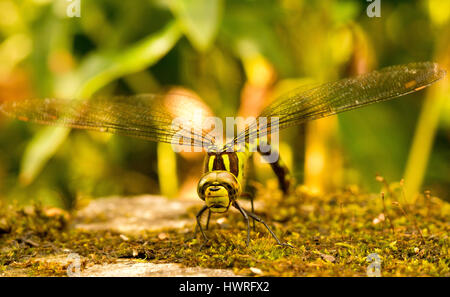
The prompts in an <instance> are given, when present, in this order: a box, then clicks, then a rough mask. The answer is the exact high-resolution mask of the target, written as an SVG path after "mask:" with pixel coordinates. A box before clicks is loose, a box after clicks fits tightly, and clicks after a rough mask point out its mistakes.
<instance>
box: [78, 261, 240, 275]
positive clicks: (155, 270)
mask: <svg viewBox="0 0 450 297" xmlns="http://www.w3.org/2000/svg"><path fill="white" fill-rule="evenodd" d="M80 276H110V277H119V276H127V277H129V276H172V277H173V276H195V277H199V276H223V277H225V276H236V275H235V274H234V273H233V272H232V271H231V270H225V269H208V268H200V267H182V266H180V265H179V264H172V263H170V264H155V263H149V262H142V261H141V262H139V261H137V260H118V261H117V262H116V263H112V264H104V265H94V266H91V267H88V268H87V269H85V270H83V271H82V272H81V273H80Z"/></svg>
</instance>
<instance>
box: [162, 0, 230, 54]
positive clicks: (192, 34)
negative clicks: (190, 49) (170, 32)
mask: <svg viewBox="0 0 450 297" xmlns="http://www.w3.org/2000/svg"><path fill="white" fill-rule="evenodd" d="M171 10H172V12H173V14H174V15H175V16H176V18H177V19H178V21H179V22H180V24H181V26H182V28H183V31H184V33H185V34H186V36H187V37H188V39H189V41H190V42H191V43H192V45H193V46H194V47H195V48H196V49H197V50H199V51H205V50H207V49H208V48H209V47H210V46H211V44H212V42H213V41H214V39H215V37H216V35H217V31H218V27H219V23H220V20H221V17H222V11H223V0H174V1H172V2H171Z"/></svg>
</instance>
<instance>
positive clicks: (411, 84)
mask: <svg viewBox="0 0 450 297" xmlns="http://www.w3.org/2000/svg"><path fill="white" fill-rule="evenodd" d="M444 76H445V71H444V70H443V69H442V68H440V67H439V65H437V64H435V63H432V62H421V63H411V64H406V65H397V66H391V67H387V68H383V69H381V70H379V71H373V72H370V73H367V74H363V75H360V76H357V77H353V78H346V79H342V80H338V81H335V82H329V83H325V84H322V85H319V86H317V87H313V88H311V89H309V90H305V89H304V88H301V89H296V90H293V91H291V92H290V93H288V94H286V95H284V96H282V97H279V98H278V99H276V100H275V101H274V102H273V103H272V104H270V105H269V106H268V107H267V108H265V109H264V110H263V111H262V113H261V114H260V115H259V117H258V119H257V120H256V121H254V122H253V123H251V124H250V125H248V126H247V128H246V129H245V130H244V131H243V132H242V133H240V134H239V135H238V136H237V137H236V138H235V139H234V140H233V141H232V142H231V143H229V144H228V145H227V146H232V145H235V144H236V143H243V142H244V141H247V140H248V139H249V138H250V137H256V138H258V137H262V136H265V135H268V134H270V133H272V132H275V131H278V130H279V129H284V128H287V127H290V126H294V125H300V124H302V123H304V122H307V121H311V120H315V119H319V118H323V117H326V116H330V115H334V114H337V113H340V112H344V111H347V110H352V109H355V108H358V107H362V106H365V105H368V104H371V103H375V102H380V101H385V100H389V99H392V98H395V97H399V96H402V95H405V94H409V93H412V92H415V91H418V90H421V89H422V88H424V87H426V86H428V85H430V84H432V83H434V82H436V81H438V80H439V79H441V78H443V77H444ZM260 117H264V118H267V125H261V124H260V121H259V118H260ZM271 117H277V118H278V125H271Z"/></svg>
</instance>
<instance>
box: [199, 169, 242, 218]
mask: <svg viewBox="0 0 450 297" xmlns="http://www.w3.org/2000/svg"><path fill="white" fill-rule="evenodd" d="M197 193H198V196H199V197H200V199H202V200H204V201H205V203H206V206H207V207H208V208H209V209H210V210H211V211H212V212H218V213H221V212H226V211H227V210H228V208H229V207H230V205H231V203H232V202H233V201H234V200H236V198H237V197H238V196H239V194H240V193H241V185H240V184H239V181H238V180H237V178H236V177H235V176H234V175H233V174H232V173H231V172H229V171H225V170H216V171H211V172H207V173H205V174H204V175H203V176H202V177H201V179H200V182H199V183H198V187H197Z"/></svg>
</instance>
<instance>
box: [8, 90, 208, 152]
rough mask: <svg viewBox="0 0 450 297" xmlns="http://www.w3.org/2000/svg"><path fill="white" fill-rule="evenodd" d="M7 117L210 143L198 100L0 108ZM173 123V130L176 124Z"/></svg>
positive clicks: (34, 102)
mask: <svg viewBox="0 0 450 297" xmlns="http://www.w3.org/2000/svg"><path fill="white" fill-rule="evenodd" d="M0 110H1V111H2V112H3V113H5V114H6V115H8V116H11V117H15V118H17V119H19V120H22V121H29V122H34V123H39V124H46V125H55V126H65V127H71V128H78V129H87V130H95V131H101V132H108V133H113V134H120V135H125V136H132V137H137V138H143V139H146V140H151V141H158V142H165V143H172V144H177V145H184V146H197V147H202V146H203V147H205V146H207V145H213V144H214V139H213V138H212V137H211V136H210V135H209V134H208V132H209V130H206V129H203V127H202V123H203V120H204V118H206V117H210V116H212V112H211V111H210V110H209V108H208V107H207V106H206V105H205V104H204V103H202V102H201V101H200V100H199V99H197V98H193V97H189V96H186V95H183V94H173V93H168V94H167V95H154V94H141V95H134V96H117V97H112V98H92V99H89V100H82V101H81V100H61V99H27V100H12V101H11V100H8V101H4V102H2V103H1V104H0ZM175 119H177V121H178V122H177V124H174V122H173V121H174V120H175Z"/></svg>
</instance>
